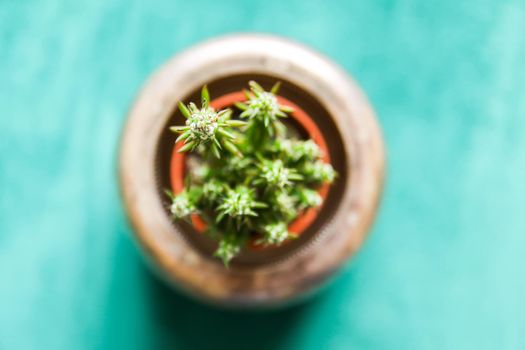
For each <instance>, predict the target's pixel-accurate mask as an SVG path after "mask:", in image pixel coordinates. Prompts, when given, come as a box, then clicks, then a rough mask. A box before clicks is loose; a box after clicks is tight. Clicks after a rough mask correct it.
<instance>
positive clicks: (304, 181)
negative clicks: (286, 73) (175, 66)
mask: <svg viewBox="0 0 525 350" xmlns="http://www.w3.org/2000/svg"><path fill="white" fill-rule="evenodd" d="M249 85H250V91H246V90H245V91H243V92H238V93H231V94H228V95H226V96H223V97H222V98H221V99H219V100H216V101H213V102H211V100H210V94H209V92H208V88H207V87H206V86H204V87H203V89H202V92H201V107H200V108H199V107H197V105H196V104H195V103H193V102H192V103H190V104H189V105H188V106H186V105H185V104H183V103H182V102H180V103H179V109H180V112H181V113H182V115H183V116H184V117H185V118H186V122H185V124H184V125H182V126H172V127H171V128H170V129H171V130H172V131H174V132H175V133H178V134H180V136H179V137H178V138H177V140H176V142H178V143H179V144H178V145H177V147H176V148H175V149H174V153H173V157H172V162H173V167H172V174H171V176H172V187H173V189H174V190H175V191H176V193H173V192H172V191H170V190H167V191H166V193H167V194H168V196H169V197H170V199H171V204H170V211H171V214H172V215H173V217H174V219H189V218H190V217H191V218H192V222H193V226H194V227H195V229H196V230H197V231H201V232H205V233H206V234H208V235H209V236H210V237H212V238H213V239H215V240H217V241H218V242H219V243H218V247H217V249H216V251H215V253H214V255H215V256H217V257H219V258H220V259H222V261H223V263H224V264H225V265H226V266H228V264H229V262H230V260H231V259H232V258H234V257H235V256H236V255H238V254H239V253H240V251H241V250H242V249H244V248H245V247H249V248H252V249H267V248H268V247H271V246H275V245H277V246H278V245H281V244H283V243H285V242H287V241H288V240H290V239H295V238H297V237H298V236H299V235H300V234H301V233H303V232H304V230H305V229H306V228H307V227H308V225H309V224H310V223H311V222H312V221H313V220H314V219H315V217H316V215H317V209H318V208H319V207H320V206H321V204H322V202H323V199H324V197H326V194H327V190H328V185H329V184H331V183H332V182H333V181H334V179H335V176H336V172H335V170H334V169H333V167H332V166H331V165H330V163H329V162H327V160H328V159H329V158H328V150H327V149H326V142H325V140H324V138H323V136H322V134H321V133H320V132H319V130H318V129H317V128H316V127H315V124H314V123H313V122H312V120H311V118H310V117H309V116H308V115H307V114H306V113H305V112H304V111H302V110H300V109H299V110H298V112H296V111H295V109H294V108H293V107H292V106H291V102H287V101H286V99H284V98H278V96H277V93H278V91H279V87H280V83H279V82H278V83H276V84H275V85H274V86H273V87H272V89H271V91H269V92H268V91H264V89H263V88H262V87H261V86H260V85H259V84H258V83H256V82H254V81H251V82H250V84H249ZM210 102H211V103H210ZM225 103H226V104H228V107H235V109H233V110H232V109H230V108H226V109H221V110H216V109H215V108H214V107H213V105H218V106H219V107H222V105H224V104H225ZM296 108H298V107H296ZM235 110H237V113H236V112H235ZM232 117H235V118H232ZM288 117H290V119H291V122H290V121H286V120H284V119H285V118H288ZM244 120H246V121H244ZM299 128H302V129H304V130H306V131H307V137H308V139H306V140H302V139H300V138H299V136H300V133H299V132H298V129H299ZM314 138H315V139H317V142H318V143H319V144H317V143H316V142H315V141H314ZM189 151H191V152H192V153H194V154H196V155H197V157H195V158H194V159H193V162H192V164H193V168H192V169H189V170H190V171H189V174H188V175H186V177H185V178H184V173H185V170H186V168H187V167H188V165H187V164H186V162H184V157H183V154H184V152H189ZM188 163H190V162H188Z"/></svg>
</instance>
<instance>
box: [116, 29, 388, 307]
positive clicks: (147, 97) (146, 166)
mask: <svg viewBox="0 0 525 350" xmlns="http://www.w3.org/2000/svg"><path fill="white" fill-rule="evenodd" d="M249 80H255V81H257V82H259V83H260V84H261V85H262V86H263V87H264V88H266V89H268V88H270V87H271V86H272V85H273V83H275V82H276V81H281V82H282V86H281V90H280V95H281V96H283V97H284V98H285V99H287V100H288V101H290V102H291V103H293V104H295V105H297V106H298V107H300V109H301V110H303V111H304V112H305V113H307V114H308V115H309V116H310V117H311V120H312V122H313V124H314V125H315V126H316V127H317V128H318V129H319V131H320V134H321V135H322V136H323V138H324V140H325V143H326V148H327V150H328V152H326V154H327V157H329V158H330V163H331V164H332V165H333V166H334V168H335V170H336V171H337V172H338V173H339V177H338V178H337V180H336V182H334V183H333V184H332V185H331V187H330V191H328V192H327V194H326V199H325V201H324V205H323V207H322V208H321V210H320V211H319V212H318V214H317V216H315V217H314V218H312V219H311V221H310V223H309V224H308V225H306V226H307V228H306V229H305V230H304V231H303V232H302V234H301V235H300V237H299V238H298V239H296V240H293V241H290V242H289V243H288V244H284V245H282V246H279V247H275V248H272V249H262V250H246V251H243V252H242V253H241V254H240V255H239V256H238V257H237V258H236V259H235V260H234V261H233V262H232V264H231V266H230V268H229V269H226V268H224V266H223V265H222V263H221V262H220V261H218V260H217V259H215V258H213V257H212V253H213V251H214V249H215V243H214V242H213V241H211V240H210V239H209V238H207V237H206V235H201V234H198V233H197V231H196V230H195V228H194V227H193V225H191V224H189V223H174V222H173V221H172V219H171V217H170V213H169V203H168V202H169V200H168V198H166V196H165V194H164V190H165V189H166V188H170V187H171V186H172V179H171V173H170V172H171V166H172V164H171V161H172V153H173V145H174V142H175V138H176V135H174V134H173V133H171V132H170V131H169V126H171V125H180V124H182V123H183V117H182V116H181V115H180V113H179V112H178V110H177V103H178V101H198V100H199V91H200V88H201V87H202V85H204V84H208V87H209V89H210V91H211V92H212V96H225V95H228V94H230V93H233V92H238V91H239V90H241V89H242V88H245V87H246V86H247V83H248V81H249ZM216 103H218V102H217V101H216ZM316 141H317V140H316ZM383 169H384V151H383V142H382V138H381V133H380V131H379V128H378V125H377V122H376V120H375V117H374V113H373V111H372V108H371V107H370V105H369V103H368V102H367V100H366V98H365V96H364V95H363V94H362V92H361V91H360V90H359V88H358V87H357V85H356V84H355V83H354V82H353V81H352V80H351V79H350V78H349V77H348V76H347V75H346V73H345V72H344V71H343V70H341V69H340V68H339V67H337V66H336V65H334V64H333V63H332V62H330V61H329V60H328V59H326V58H325V57H322V56H320V55H319V54H317V53H315V52H313V51H311V50H310V49H307V48H305V47H303V46H301V45H298V44H296V43H292V42H289V41H287V40H284V39H280V38H276V37H270V36H262V35H236V36H230V37H225V38H221V39H216V40H212V41H209V42H206V43H204V44H201V45H199V46H196V47H194V48H192V49H189V50H187V51H185V52H184V53H181V54H179V55H177V56H176V57H175V58H173V59H171V60H170V61H169V62H167V63H166V64H165V65H163V66H162V67H161V68H160V69H159V70H158V71H157V72H156V73H155V74H154V75H153V76H152V77H151V78H150V79H149V81H148V82H147V84H146V85H145V86H144V88H143V89H142V91H141V92H140V94H139V95H138V97H137V99H136V101H135V103H134V105H133V107H132V108H131V109H130V112H129V116H128V120H127V123H126V127H125V129H124V132H123V137H122V145H121V153H120V185H121V192H122V198H123V203H124V206H125V208H126V212H127V215H128V217H129V219H130V222H131V223H132V225H133V228H134V230H133V231H134V232H133V233H134V237H135V238H136V239H137V242H138V245H139V247H140V248H141V250H142V251H143V252H144V255H145V256H146V257H147V259H148V261H150V262H151V265H152V266H153V267H154V269H155V270H156V271H157V272H158V273H159V275H160V276H162V277H163V278H164V279H165V280H166V281H168V282H169V283H170V284H171V285H173V286H174V287H176V288H178V289H180V290H182V291H184V292H186V293H187V294H189V295H191V296H193V297H196V298H198V299H200V300H204V301H207V302H209V303H213V304H217V305H221V306H229V307H237V308H240V307H265V306H275V305H285V304H288V303H290V302H291V301H297V300H302V297H304V296H307V295H311V294H312V292H313V291H315V290H318V289H319V287H320V286H321V285H323V284H324V283H325V282H327V281H328V280H330V277H331V276H333V275H334V273H335V272H336V271H338V270H339V269H340V268H341V267H342V266H344V265H345V263H346V262H347V261H348V260H349V259H350V258H351V257H352V256H353V255H354V254H355V252H356V251H357V249H359V247H360V246H361V245H362V243H363V242H364V239H365V237H366V235H367V233H368V231H369V229H370V226H371V224H372V221H373V218H374V216H375V213H376V210H377V205H378V202H379V197H380V193H381V187H382V179H383Z"/></svg>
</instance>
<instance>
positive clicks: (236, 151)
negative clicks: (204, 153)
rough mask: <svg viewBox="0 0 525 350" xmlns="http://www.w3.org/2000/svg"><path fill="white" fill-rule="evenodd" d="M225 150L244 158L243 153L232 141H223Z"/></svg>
mask: <svg viewBox="0 0 525 350" xmlns="http://www.w3.org/2000/svg"><path fill="white" fill-rule="evenodd" d="M223 144H224V148H226V149H227V150H228V151H230V152H231V153H233V154H235V155H236V156H237V157H242V153H241V151H239V149H238V148H237V147H236V146H235V145H234V144H233V143H232V142H230V141H228V140H224V141H223Z"/></svg>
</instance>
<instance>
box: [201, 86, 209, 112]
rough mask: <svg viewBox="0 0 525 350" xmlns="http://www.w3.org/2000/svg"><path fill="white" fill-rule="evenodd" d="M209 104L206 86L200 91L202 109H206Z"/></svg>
mask: <svg viewBox="0 0 525 350" xmlns="http://www.w3.org/2000/svg"><path fill="white" fill-rule="evenodd" d="M209 103H210V92H209V91H208V86H207V85H204V86H203V87H202V91H201V104H202V108H207V107H208V104H209Z"/></svg>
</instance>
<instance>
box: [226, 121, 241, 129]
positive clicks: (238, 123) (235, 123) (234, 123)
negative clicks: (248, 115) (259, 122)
mask: <svg viewBox="0 0 525 350" xmlns="http://www.w3.org/2000/svg"><path fill="white" fill-rule="evenodd" d="M226 124H228V125H229V126H231V127H233V128H239V127H241V126H245V125H246V122H245V121H244V120H238V119H230V120H228V121H227V122H226Z"/></svg>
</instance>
